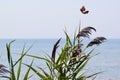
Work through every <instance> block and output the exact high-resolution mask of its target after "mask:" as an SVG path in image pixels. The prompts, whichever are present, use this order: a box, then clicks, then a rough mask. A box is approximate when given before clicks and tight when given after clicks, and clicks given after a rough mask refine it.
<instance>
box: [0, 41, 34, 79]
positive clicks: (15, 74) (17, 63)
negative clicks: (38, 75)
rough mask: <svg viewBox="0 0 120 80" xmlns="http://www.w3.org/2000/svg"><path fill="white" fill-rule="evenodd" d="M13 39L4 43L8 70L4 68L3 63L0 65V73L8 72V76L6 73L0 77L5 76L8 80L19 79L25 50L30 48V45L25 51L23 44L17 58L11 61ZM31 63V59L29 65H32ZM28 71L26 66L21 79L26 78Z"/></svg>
mask: <svg viewBox="0 0 120 80" xmlns="http://www.w3.org/2000/svg"><path fill="white" fill-rule="evenodd" d="M14 41H15V40H13V41H11V42H10V43H8V44H6V49H7V59H8V64H9V70H6V69H4V66H3V65H1V67H0V69H1V72H0V73H8V72H9V73H10V76H9V75H6V76H4V75H2V76H0V77H2V78H7V79H8V80H21V72H22V67H23V58H24V56H25V55H26V54H27V52H28V51H29V50H30V48H31V47H32V46H31V47H29V48H28V49H27V50H26V51H25V46H24V47H23V49H22V52H21V55H20V57H19V58H18V60H14V61H13V57H12V54H11V44H12V43H13V42H14ZM32 63H33V61H32V62H31V64H30V66H32ZM16 69H17V70H16ZM29 72H30V68H28V69H27V70H26V71H24V73H25V75H24V76H22V78H23V80H28V77H29Z"/></svg>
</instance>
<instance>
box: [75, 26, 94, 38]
mask: <svg viewBox="0 0 120 80" xmlns="http://www.w3.org/2000/svg"><path fill="white" fill-rule="evenodd" d="M92 30H94V31H96V29H95V28H93V27H86V28H83V29H82V30H81V31H80V32H79V33H78V35H77V38H80V37H87V38H89V35H90V34H91V31H92Z"/></svg>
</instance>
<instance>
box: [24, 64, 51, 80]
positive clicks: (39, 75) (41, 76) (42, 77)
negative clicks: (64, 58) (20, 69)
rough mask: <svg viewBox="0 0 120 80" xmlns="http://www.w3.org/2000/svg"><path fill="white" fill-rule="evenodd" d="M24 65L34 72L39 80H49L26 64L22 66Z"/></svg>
mask: <svg viewBox="0 0 120 80" xmlns="http://www.w3.org/2000/svg"><path fill="white" fill-rule="evenodd" d="M24 65H26V66H27V67H29V68H30V69H31V70H32V71H33V72H35V74H37V75H38V77H39V78H40V79H43V80H49V79H48V78H46V77H45V76H44V75H43V74H41V73H40V72H38V70H37V69H35V68H33V67H32V66H30V65H27V64H24Z"/></svg>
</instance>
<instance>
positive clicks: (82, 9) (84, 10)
mask: <svg viewBox="0 0 120 80" xmlns="http://www.w3.org/2000/svg"><path fill="white" fill-rule="evenodd" d="M80 11H81V12H82V13H83V14H88V13H89V11H88V10H86V8H85V6H82V8H80Z"/></svg>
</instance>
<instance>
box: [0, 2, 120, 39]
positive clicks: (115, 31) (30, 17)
mask: <svg viewBox="0 0 120 80" xmlns="http://www.w3.org/2000/svg"><path fill="white" fill-rule="evenodd" d="M119 3H120V1H119V0H97V1H88V0H84V1H81V0H75V1H74V0H65V1H64V0H59V1H56V0H44V1H41V0H19V1H16V0H10V1H9V0H2V1H0V38H1V39H42V38H45V39H46V38H51V39H52V38H60V37H62V38H64V37H65V35H64V29H65V28H66V29H67V31H68V33H69V34H70V36H71V37H72V35H73V33H74V31H75V29H76V28H78V26H79V24H80V25H81V28H84V27H86V26H92V27H94V28H96V30H97V32H93V35H92V38H94V37H97V36H105V37H106V38H108V39H120V31H119V30H120V27H119V26H120V24H118V23H119V21H120V9H119V8H120V5H119ZM82 6H85V7H86V9H87V10H89V11H90V13H89V14H87V15H83V14H82V13H81V12H80V8H81V7H82Z"/></svg>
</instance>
